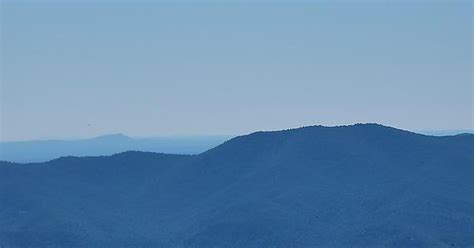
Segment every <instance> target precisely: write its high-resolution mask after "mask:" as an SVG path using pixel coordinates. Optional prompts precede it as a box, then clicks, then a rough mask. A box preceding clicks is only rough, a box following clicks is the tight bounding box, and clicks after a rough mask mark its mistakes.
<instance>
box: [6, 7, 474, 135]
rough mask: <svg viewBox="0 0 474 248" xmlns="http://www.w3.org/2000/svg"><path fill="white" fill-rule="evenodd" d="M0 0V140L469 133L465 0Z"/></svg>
mask: <svg viewBox="0 0 474 248" xmlns="http://www.w3.org/2000/svg"><path fill="white" fill-rule="evenodd" d="M2 2H3V4H2V7H1V29H2V32H1V48H2V50H1V59H2V60H1V86H2V87H1V101H0V102H1V135H0V138H1V139H2V140H24V139H38V138H40V139H43V138H66V137H67V138H70V137H88V136H95V135H99V134H105V133H117V132H121V133H126V134H128V135H135V136H147V135H172V134H241V133H246V132H250V131H255V130H270V129H284V128H290V127H298V126H303V125H312V124H323V125H338V124H350V123H356V122H378V123H382V124H386V125H391V126H396V127H399V128H404V129H410V130H420V129H428V130H434V129H469V128H472V126H473V100H472V98H473V94H474V92H473V80H472V68H473V51H472V42H473V41H472V39H473V38H472V33H473V26H472V22H473V16H472V14H473V7H472V3H471V1H469V0H466V1H448V0H446V1H428V0H426V1H402V0H400V1H375V0H373V1H314V2H313V3H308V2H302V1H300V2H299V3H293V4H292V3H290V1H288V2H284V1H279V3H272V1H260V3H257V4H256V3H251V2H252V1H247V2H245V1H242V2H240V3H239V2H236V1H234V2H231V3H229V1H227V2H226V1H215V2H214V3H212V2H207V3H203V2H198V1H178V2H177V3H171V2H161V3H151V1H149V2H141V3H136V2H134V3H132V2H131V1H129V2H127V1H121V2H117V1H101V2H94V1H86V3H85V1H83V2H82V3H80V2H81V1H76V3H70V2H69V3H61V1H55V2H49V3H46V2H44V1H29V2H25V1H9V0H6V1H2ZM14 2H15V3H14ZM66 2H68V1H66ZM415 2H416V3H415Z"/></svg>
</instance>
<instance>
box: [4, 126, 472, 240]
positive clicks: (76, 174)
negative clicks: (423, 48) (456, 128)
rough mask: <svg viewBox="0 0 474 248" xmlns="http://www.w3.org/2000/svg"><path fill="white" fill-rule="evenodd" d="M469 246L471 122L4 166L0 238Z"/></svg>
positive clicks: (303, 132) (321, 130)
mask: <svg viewBox="0 0 474 248" xmlns="http://www.w3.org/2000/svg"><path fill="white" fill-rule="evenodd" d="M473 245H474V136H473V135H458V136H447V137H432V136H424V135H419V134H415V133H410V132H407V131H402V130H398V129H394V128H389V127H384V126H380V125H375V124H365V125H354V126H344V127H332V128H328V127H320V126H315V127H305V128H300V129H294V130H287V131H279V132H258V133H253V134H250V135H247V136H241V137H237V138H234V139H232V140H230V141H228V142H226V143H224V144H222V145H220V146H218V147H216V148H214V149H211V150H209V151H207V152H205V153H202V154H200V155H194V156H181V155H166V154H155V153H142V152H126V153H121V154H117V155H114V156H109V157H83V158H77V157H65V158H61V159H57V160H53V161H50V162H47V163H41V164H9V163H3V164H1V165H0V247H473Z"/></svg>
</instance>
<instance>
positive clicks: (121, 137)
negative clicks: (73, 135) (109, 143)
mask: <svg viewBox="0 0 474 248" xmlns="http://www.w3.org/2000/svg"><path fill="white" fill-rule="evenodd" d="M93 139H94V140H131V139H132V138H130V137H128V136H127V135H125V134H122V133H116V134H106V135H101V136H97V137H95V138H93Z"/></svg>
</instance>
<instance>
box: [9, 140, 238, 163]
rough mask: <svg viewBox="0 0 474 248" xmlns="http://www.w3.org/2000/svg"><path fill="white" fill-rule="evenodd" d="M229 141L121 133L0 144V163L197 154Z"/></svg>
mask: <svg viewBox="0 0 474 248" xmlns="http://www.w3.org/2000/svg"><path fill="white" fill-rule="evenodd" d="M228 139H230V136H170V137H155V138H130V137H128V136H125V135H123V134H112V135H104V136H99V137H96V138H92V139H82V140H44V141H19V142H0V160H3V161H10V162H20V163H29V162H45V161H48V160H52V159H56V158H59V157H63V156H101V155H112V154H115V153H120V152H125V151H130V150H135V151H147V152H161V153H174V154H198V153H201V152H204V151H206V150H208V149H210V148H212V147H215V146H217V145H219V144H220V143H222V142H224V141H226V140H228Z"/></svg>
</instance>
